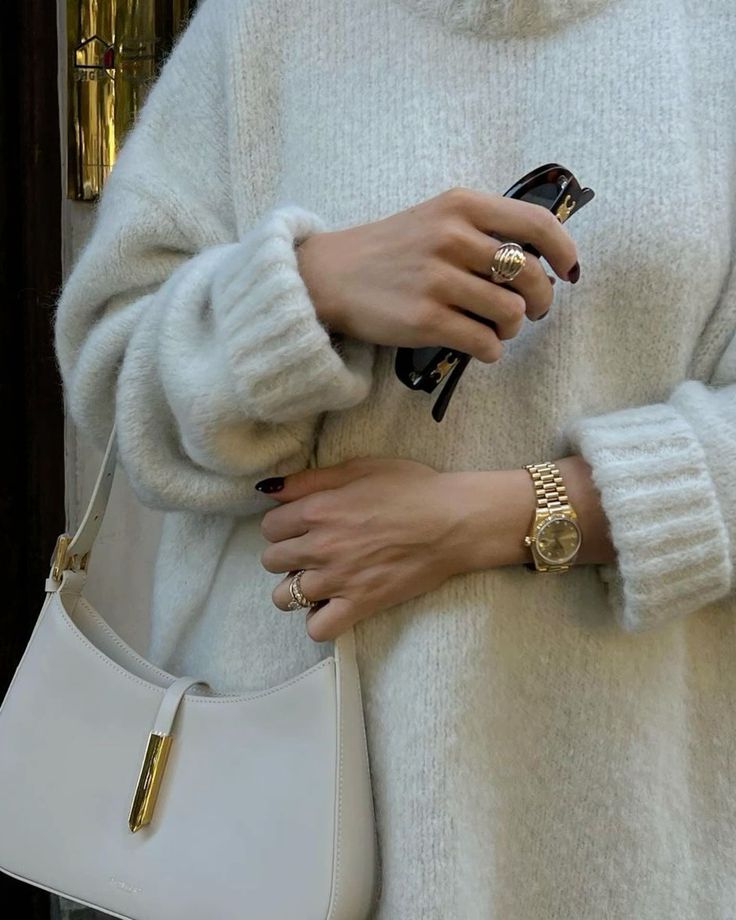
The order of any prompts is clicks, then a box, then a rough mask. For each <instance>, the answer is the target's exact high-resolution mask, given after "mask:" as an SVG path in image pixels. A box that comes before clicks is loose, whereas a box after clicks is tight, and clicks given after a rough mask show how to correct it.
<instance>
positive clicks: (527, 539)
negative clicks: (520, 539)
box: [524, 537, 532, 546]
mask: <svg viewBox="0 0 736 920" xmlns="http://www.w3.org/2000/svg"><path fill="white" fill-rule="evenodd" d="M531 545H532V538H531V537H524V546H531Z"/></svg>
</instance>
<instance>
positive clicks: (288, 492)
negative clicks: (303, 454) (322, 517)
mask: <svg viewBox="0 0 736 920" xmlns="http://www.w3.org/2000/svg"><path fill="white" fill-rule="evenodd" d="M360 459H361V458H358V457H351V458H348V459H347V460H343V461H342V462H341V463H335V464H333V465H332V466H323V467H308V468H307V469H304V470H297V472H295V473H289V474H288V475H287V476H271V477H269V478H268V479H261V480H260V481H259V482H257V483H256V484H255V488H256V489H259V490H260V491H264V492H267V493H268V494H269V495H270V496H271V497H272V498H277V499H278V500H279V501H281V502H291V501H295V500H296V499H298V498H303V497H304V496H305V495H310V494H311V493H312V492H321V491H322V490H323V489H336V488H338V487H339V486H342V485H345V484H346V483H348V482H352V480H353V479H357V478H358V477H359V476H362V475H364V473H365V469H364V468H362V467H361V465H360V464H359V463H357V462H356V461H358V460H360Z"/></svg>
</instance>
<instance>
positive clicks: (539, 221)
mask: <svg viewBox="0 0 736 920" xmlns="http://www.w3.org/2000/svg"><path fill="white" fill-rule="evenodd" d="M532 207H533V208H534V209H535V210H534V212H533V216H532V223H533V225H534V227H535V228H536V231H537V233H539V234H540V235H541V236H545V237H546V236H550V235H551V234H552V233H557V230H558V228H559V226H560V222H559V221H558V220H557V218H556V217H555V215H554V214H553V213H552V212H551V211H550V210H549V209H548V208H545V207H544V206H543V205H541V204H535V205H532Z"/></svg>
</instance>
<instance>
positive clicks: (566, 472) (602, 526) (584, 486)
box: [555, 454, 616, 565]
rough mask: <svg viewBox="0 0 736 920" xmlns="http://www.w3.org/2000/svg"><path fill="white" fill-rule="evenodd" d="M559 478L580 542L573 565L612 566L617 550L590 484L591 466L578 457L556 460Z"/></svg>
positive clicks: (599, 499)
mask: <svg viewBox="0 0 736 920" xmlns="http://www.w3.org/2000/svg"><path fill="white" fill-rule="evenodd" d="M555 464H556V466H557V468H558V469H559V471H560V473H561V474H562V478H563V480H564V482H565V488H566V490H567V496H568V498H569V500H570V504H571V505H572V506H573V508H574V509H575V511H576V513H577V515H578V523H579V525H580V530H581V531H582V534H583V542H582V544H581V546H580V551H579V552H578V555H577V557H576V559H575V565H580V564H583V565H586V564H587V565H591V564H593V565H600V564H604V563H611V562H614V561H615V559H616V549H615V547H614V545H613V542H612V541H611V534H610V530H609V526H608V519H607V517H606V515H605V512H604V511H603V506H602V504H601V496H600V493H599V491H598V489H597V488H596V486H595V483H594V482H593V476H592V470H591V467H590V464H589V463H588V462H587V461H586V460H585V458H584V457H582V456H580V455H579V454H575V455H571V456H569V457H562V458H560V459H558V460H555Z"/></svg>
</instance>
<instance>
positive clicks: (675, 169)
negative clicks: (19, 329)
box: [55, 0, 736, 920]
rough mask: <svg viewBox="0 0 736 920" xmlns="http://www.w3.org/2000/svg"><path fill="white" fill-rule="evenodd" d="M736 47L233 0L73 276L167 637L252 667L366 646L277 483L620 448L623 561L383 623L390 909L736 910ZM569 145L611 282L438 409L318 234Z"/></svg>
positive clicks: (605, 464)
mask: <svg viewBox="0 0 736 920" xmlns="http://www.w3.org/2000/svg"><path fill="white" fill-rule="evenodd" d="M735 43H736V11H735V10H734V7H733V4H732V0H710V2H705V3H704V2H700V0H699V2H695V0H610V2H607V0H536V2H535V0H304V2H294V0H203V2H202V3H200V6H199V8H198V10H197V12H196V13H195V15H194V16H193V18H192V20H191V22H190V24H189V27H188V28H187V30H186V31H185V32H184V34H183V35H182V37H181V38H180V40H179V41H178V42H177V44H176V45H175V47H174V50H173V52H172V53H171V55H170V56H169V58H168V59H167V61H166V63H165V66H164V67H163V70H162V72H161V73H160V76H159V78H158V80H157V82H156V83H155V85H154V86H153V88H152V90H151V92H150V94H149V96H148V98H147V101H146V103H145V106H144V108H143V110H142V111H141V112H140V114H139V117H138V119H137V122H136V124H135V126H134V127H133V129H132V130H131V131H130V132H129V134H128V135H127V136H126V138H125V142H124V144H123V147H122V150H121V152H120V155H119V159H118V161H117V163H116V165H115V167H114V169H113V171H112V174H111V176H110V179H109V181H108V184H107V186H106V188H105V191H104V194H103V196H102V199H101V201H100V203H99V205H98V209H97V213H96V221H95V225H94V228H93V232H92V234H91V237H90V238H89V240H88V242H87V244H86V246H85V247H84V249H83V250H82V252H81V253H80V255H79V257H78V259H77V261H76V264H75V265H74V267H73V270H72V272H71V274H70V276H69V277H68V279H67V281H66V283H65V285H64V288H63V290H62V292H61V296H60V298H59V302H58V312H57V315H56V326H55V330H56V347H57V354H58V360H59V365H60V370H61V373H62V375H63V380H64V385H65V396H66V399H67V401H68V408H69V410H70V412H71V415H72V417H73V419H74V420H75V422H76V423H77V424H78V426H79V427H80V428H81V429H82V431H83V432H84V433H85V434H86V435H88V436H89V437H90V438H91V439H92V440H93V441H94V442H95V443H96V444H97V445H98V446H99V447H100V448H101V447H103V446H104V444H105V441H106V439H107V436H108V433H109V430H110V426H111V424H112V422H113V418H115V419H116V420H117V424H118V433H119V436H118V442H119V451H120V459H121V464H122V466H123V468H124V469H125V471H126V473H127V475H128V477H129V479H130V482H131V484H132V486H133V488H134V490H135V492H136V494H137V496H138V497H139V498H140V500H141V501H142V502H144V503H145V504H146V505H150V506H152V507H155V508H158V509H163V511H164V512H165V514H164V523H163V533H162V539H161V544H160V549H159V553H158V556H157V561H156V569H155V584H154V592H153V599H152V632H151V636H150V644H149V648H148V650H147V651H148V655H149V657H150V658H152V660H154V661H155V662H156V663H157V664H159V665H161V666H163V667H166V668H167V669H168V670H170V671H173V672H174V673H184V672H186V673H191V674H195V675H200V676H202V677H203V678H205V679H206V680H208V681H210V682H211V683H212V685H213V686H215V687H217V688H218V689H220V690H222V691H233V690H236V689H237V690H240V689H245V688H247V689H250V688H253V689H255V688H265V687H269V686H274V685H276V684H277V683H279V682H280V681H282V680H286V679H287V678H289V677H292V676H294V675H295V674H297V673H300V672H301V671H302V670H304V669H306V668H307V667H309V666H311V665H312V664H314V663H315V662H316V661H318V660H320V659H321V658H323V657H325V656H326V655H328V654H331V653H332V643H331V642H324V643H317V642H314V641H313V640H311V639H310V638H309V637H308V636H307V634H306V631H305V625H304V617H303V615H301V614H299V613H296V614H290V613H283V612H281V611H280V610H278V609H276V608H275V606H274V605H273V603H272V600H271V591H272V589H273V587H274V586H275V584H276V583H277V582H278V581H279V580H280V579H281V577H283V576H279V575H273V574H271V573H268V572H266V571H265V569H264V568H263V566H261V564H260V561H259V554H260V552H261V551H262V550H263V549H264V548H265V546H266V545H267V544H266V541H265V539H264V538H263V537H262V535H261V533H260V518H261V516H262V513H263V512H264V511H265V510H267V509H268V508H270V507H273V506H274V505H275V504H276V502H275V501H274V499H273V498H271V497H269V496H267V495H263V494H261V493H260V492H258V491H256V490H254V488H253V486H254V483H255V482H256V481H257V480H259V479H261V478H263V477H265V476H271V475H277V474H285V473H289V472H292V471H296V470H299V469H302V468H303V467H305V466H306V465H307V464H308V463H309V462H310V459H311V460H312V462H314V463H316V464H317V465H318V466H329V465H331V464H334V463H337V462H339V461H341V460H344V459H346V458H348V457H351V456H359V455H363V456H367V455H370V456H379V457H407V458H412V459H415V460H419V461H422V462H424V463H426V464H429V465H430V466H432V467H434V468H436V469H437V470H486V469H487V470H491V469H504V468H512V467H520V466H523V465H524V464H525V463H531V462H536V461H542V460H548V459H554V458H556V457H562V456H565V455H567V454H570V453H582V454H583V455H584V456H585V457H586V459H587V460H588V461H589V463H590V464H591V467H592V471H593V477H594V480H595V483H596V485H597V487H598V489H599V490H600V493H601V500H602V504H603V507H604V510H605V512H606V515H607V518H608V520H609V522H610V529H611V535H612V539H613V542H614V544H615V547H616V550H617V557H616V562H615V563H610V564H605V565H583V564H580V565H577V566H575V567H574V568H573V569H572V571H570V572H568V573H566V574H564V575H546V576H545V575H538V574H536V573H534V572H531V571H529V570H527V569H526V568H525V567H523V566H521V565H520V566H506V567H502V568H497V569H489V570H487V571H480V572H478V571H476V572H472V573H468V574H460V575H455V576H453V577H452V578H450V579H449V580H448V581H446V582H445V583H444V584H443V585H442V586H441V587H439V588H437V589H435V590H432V591H430V592H429V593H425V594H424V595H422V596H420V597H417V598H415V599H412V600H410V601H408V602H404V603H401V604H398V605H395V606H394V607H392V608H390V609H387V610H384V611H381V612H379V613H377V614H376V615H374V616H372V617H370V618H369V619H367V620H364V621H361V622H360V623H358V624H357V625H356V627H355V635H356V644H357V654H358V663H359V667H360V671H361V680H362V688H363V699H364V706H365V717H366V729H367V736H368V745H369V752H370V758H371V769H372V775H373V788H374V796H375V805H376V818H377V824H378V833H379V841H380V847H381V861H382V891H381V897H380V900H379V906H378V909H377V913H376V918H377V920H440V918H441V920H599V918H606V920H660V918H661V920H665V918H667V920H675V918H676V920H686V918H687V920H690V918H692V920H695V918H697V920H733V918H736V740H735V735H736V587H735V583H736V579H735V576H734V560H735V557H736V511H735V508H736V272H735V270H734V255H735V254H736V243H735V240H736V193H735V188H736V143H735V141H736V131H735V128H736V106H735V105H734V102H733V100H734V99H735V98H736V69H735V68H734V67H733V47H734V44H735ZM550 161H556V162H560V163H563V164H564V165H566V166H569V167H570V168H571V169H573V170H574V172H575V173H576V175H577V176H578V177H579V179H580V181H581V182H582V183H583V184H586V185H590V186H592V187H593V188H594V189H595V191H596V198H595V199H594V201H593V202H592V203H591V204H589V205H588V206H587V207H586V208H585V210H583V211H582V212H581V213H580V215H578V216H576V217H575V219H574V220H573V221H571V223H570V225H569V228H570V232H571V233H572V235H573V236H574V237H575V239H576V242H577V246H578V252H579V256H580V265H581V279H580V281H579V283H578V284H577V285H575V286H571V285H568V284H565V283H563V282H560V283H558V284H557V285H556V289H555V300H554V303H553V305H552V309H551V311H550V313H549V315H548V316H547V318H546V319H544V320H543V321H541V322H534V323H531V322H526V323H525V324H524V326H523V328H522V329H521V331H520V332H519V334H518V335H517V336H516V337H514V338H513V339H510V340H507V341H505V342H504V354H503V357H502V358H501V360H500V361H498V362H496V363H494V364H484V363H482V362H480V361H477V360H474V361H471V362H470V364H469V366H468V369H467V370H466V372H465V375H464V377H463V379H462V381H461V383H460V385H459V387H458V389H457V391H456V393H455V396H454V397H453V401H452V404H451V406H450V409H449V411H448V414H447V416H446V417H445V419H444V420H443V421H442V422H441V423H440V424H437V423H436V422H434V421H433V420H432V418H431V416H430V405H431V402H432V399H433V397H430V396H429V395H427V394H424V393H416V392H411V391H410V390H408V389H407V388H406V387H404V386H403V385H402V384H401V383H400V382H399V381H398V380H397V379H396V377H395V374H394V370H393V361H394V354H395V351H394V349H393V348H391V347H384V346H375V345H371V344H368V343H365V342H362V341H358V340H353V339H351V338H350V337H349V336H335V335H333V336H331V335H330V334H329V331H328V329H327V328H326V327H325V326H324V325H323V324H322V323H321V322H320V320H319V319H318V316H317V313H316V311H315V308H314V304H313V302H312V301H311V300H310V296H309V294H308V291H307V288H306V285H305V284H304V282H303V280H302V278H301V276H300V274H299V271H298V265H297V261H296V254H295V248H294V247H295V244H296V243H298V242H299V241H300V240H303V239H305V238H307V237H308V236H309V235H310V234H313V233H316V232H320V231H323V230H336V229H341V228H345V227H348V226H354V225H356V224H360V223H366V222H369V221H373V220H377V219H379V218H381V217H385V216H388V215H390V214H392V213H395V212H397V211H399V210H401V209H403V208H406V207H408V206H410V205H411V204H413V203H417V202H419V201H422V200H425V199H427V198H429V197H432V196H434V195H436V194H439V193H440V192H442V191H443V190H445V189H447V188H450V187H452V186H465V187H468V188H475V189H478V190H483V191H486V192H502V191H503V190H504V189H505V188H506V187H508V186H509V185H510V184H511V183H512V182H513V181H514V180H515V179H517V178H518V177H519V176H521V175H522V174H523V173H525V172H527V171H528V170H530V169H532V168H534V167H536V166H538V165H539V164H541V163H545V162H550ZM488 526H489V528H492V527H493V520H489V522H488ZM294 769H298V764H294ZM197 845H206V841H197ZM284 882H285V884H288V879H285V880H284ZM243 916H244V917H246V916H248V912H247V905H244V914H243ZM253 920H258V918H253ZM284 920H304V918H284Z"/></svg>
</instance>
